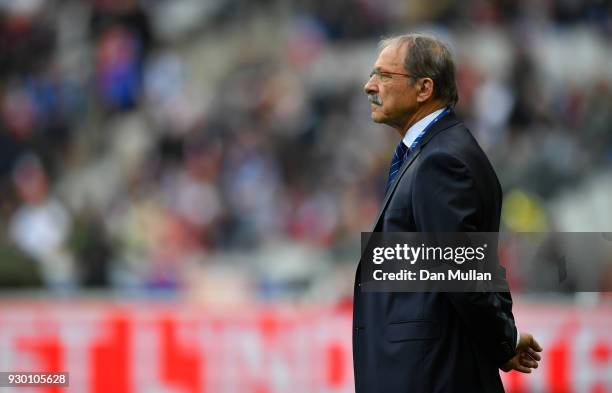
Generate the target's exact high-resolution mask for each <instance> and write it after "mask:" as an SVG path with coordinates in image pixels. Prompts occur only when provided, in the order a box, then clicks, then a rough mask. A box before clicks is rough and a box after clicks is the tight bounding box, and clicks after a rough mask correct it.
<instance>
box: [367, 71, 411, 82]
mask: <svg viewBox="0 0 612 393" xmlns="http://www.w3.org/2000/svg"><path fill="white" fill-rule="evenodd" d="M393 75H397V76H405V77H406V78H412V75H408V74H402V73H401V72H390V71H381V70H372V72H370V79H372V77H373V76H376V78H377V79H378V80H379V81H381V82H386V81H388V80H390V79H393Z"/></svg>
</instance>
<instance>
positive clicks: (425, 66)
mask: <svg viewBox="0 0 612 393" xmlns="http://www.w3.org/2000/svg"><path fill="white" fill-rule="evenodd" d="M391 45H393V46H397V47H398V48H400V47H401V46H402V45H406V46H407V51H406V58H405V59H404V68H405V70H406V72H407V73H408V74H409V75H410V76H411V77H412V79H413V80H416V79H418V78H425V77H427V78H431V79H432V80H433V82H434V92H433V95H434V98H438V99H440V100H441V101H443V102H444V103H445V104H447V105H450V106H452V107H454V106H455V104H456V103H457V101H459V94H458V93H457V82H456V80H455V62H454V61H453V55H452V54H451V51H450V49H449V48H448V46H447V45H446V44H445V43H443V42H442V41H440V40H439V39H437V38H436V37H434V36H431V35H427V34H404V35H400V36H396V37H390V38H385V39H383V40H381V41H380V43H379V45H378V46H379V48H380V49H381V50H382V49H384V48H386V47H388V46H391Z"/></svg>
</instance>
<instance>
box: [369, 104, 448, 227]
mask: <svg viewBox="0 0 612 393" xmlns="http://www.w3.org/2000/svg"><path fill="white" fill-rule="evenodd" d="M457 123H459V120H458V119H457V116H456V115H455V112H454V111H451V112H450V113H449V114H448V115H446V116H444V117H443V118H441V119H440V120H439V121H438V122H437V123H435V124H434V125H432V127H431V129H430V130H429V131H427V132H426V133H425V135H424V136H423V139H422V140H421V142H420V143H419V144H418V146H417V147H416V148H415V150H414V151H413V152H411V154H409V156H408V157H407V160H406V161H405V162H404V163H403V164H402V166H401V168H400V170H399V173H398V174H397V176H396V177H395V179H394V180H393V183H391V186H389V190H388V191H387V194H386V195H385V199H384V200H383V202H382V205H381V207H380V210H379V211H378V216H377V217H376V221H374V227H373V228H372V232H376V228H377V227H378V225H379V223H380V220H381V218H382V216H383V213H384V212H385V209H386V208H387V205H388V204H389V200H390V199H391V196H393V193H394V192H395V189H396V188H397V185H398V184H399V182H400V180H401V179H402V176H404V173H406V171H407V170H408V168H409V167H410V165H411V164H412V163H413V162H414V160H415V159H416V158H417V157H418V155H419V154H420V153H421V149H422V148H423V147H424V146H425V145H426V144H427V142H429V141H430V140H431V138H433V137H434V136H436V134H438V133H439V132H441V131H443V130H446V129H447V128H450V127H452V126H454V125H456V124H457Z"/></svg>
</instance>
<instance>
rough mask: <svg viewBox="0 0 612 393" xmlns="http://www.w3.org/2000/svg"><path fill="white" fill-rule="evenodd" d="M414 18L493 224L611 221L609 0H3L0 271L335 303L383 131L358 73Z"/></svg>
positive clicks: (377, 187)
mask: <svg viewBox="0 0 612 393" xmlns="http://www.w3.org/2000/svg"><path fill="white" fill-rule="evenodd" d="M408 31H428V32H433V33H434V34H437V35H438V36H439V37H440V38H442V39H444V40H446V41H448V42H449V43H450V45H451V47H452V49H453V51H454V53H455V55H456V60H457V65H458V83H459V94H460V101H459V104H458V106H457V108H456V110H457V112H458V113H459V114H460V115H461V116H462V117H463V118H464V120H465V122H466V123H467V124H468V126H469V128H470V129H471V130H472V131H473V133H474V134H475V136H476V137H477V139H478V140H479V142H480V143H481V145H482V146H483V148H484V149H485V150H486V151H487V153H488V155H489V157H490V158H491V160H492V162H493V164H494V166H495V168H496V170H497V172H498V175H499V177H500V181H501V183H502V186H503V188H504V192H505V200H504V211H503V226H504V228H505V229H508V230H517V231H547V230H559V231H591V230H594V231H610V232H612V227H611V226H610V224H609V223H610V222H612V220H611V219H612V210H611V209H610V206H611V205H612V203H611V202H612V197H611V195H612V183H611V180H610V179H612V177H610V176H609V175H610V174H611V172H612V84H611V82H612V67H610V65H611V64H612V40H611V37H612V3H610V2H609V1H604V0H588V1H575V0H549V1H544V0H538V1H528V0H521V1H505V0H498V1H482V0H468V1H461V2H459V1H457V2H455V1H449V0H439V1H427V2H424V1H416V0H404V1H391V0H384V1H381V0H346V1H329V0H327V1H323V0H316V1H299V0H295V1H288V2H285V1H280V0H259V1H247V0H214V1H213V0H208V1H199V0H141V1H136V0H131V1H128V0H90V1H85V0H81V1H71V0H62V1H60V0H56V1H53V0H46V1H45V0H27V1H26V0H24V1H0V42H1V47H2V50H1V52H0V69H1V74H0V192H1V194H2V197H1V198H0V220H1V222H2V224H3V225H2V226H1V227H0V232H1V233H0V286H1V287H2V288H17V287H26V288H44V289H45V290H48V291H52V292H53V293H55V294H58V295H59V294H72V293H75V291H79V290H81V289H84V288H100V289H105V290H114V291H116V292H118V293H121V294H127V295H129V294H135V295H139V294H146V295H154V294H161V295H163V296H174V295H185V294H186V295H187V296H191V297H194V298H198V299H204V300H211V301H229V302H232V301H237V300H238V301H239V300H248V299H253V298H257V299H338V298H340V297H342V296H350V295H351V290H352V279H353V277H354V276H353V275H354V269H355V264H356V262H357V258H358V253H359V248H360V246H359V235H360V232H361V231H368V230H369V229H370V227H371V225H372V223H373V219H374V217H375V215H376V213H377V210H378V207H379V203H380V201H381V199H382V196H383V195H382V193H383V190H384V182H385V181H386V173H387V170H388V165H389V159H390V156H391V153H392V151H393V149H394V146H395V144H396V143H397V140H398V136H397V135H394V131H392V130H391V129H386V128H385V127H382V126H378V125H375V124H373V123H372V122H371V121H370V118H369V105H368V102H367V99H366V97H365V95H364V94H363V92H362V86H363V84H364V83H365V82H366V77H367V75H368V73H369V70H370V67H371V64H372V63H373V62H374V60H375V58H376V54H377V53H376V52H377V49H376V44H377V41H378V39H380V38H381V37H383V36H385V35H390V34H396V33H403V32H408ZM611 271H612V269H611ZM611 276H612V275H611Z"/></svg>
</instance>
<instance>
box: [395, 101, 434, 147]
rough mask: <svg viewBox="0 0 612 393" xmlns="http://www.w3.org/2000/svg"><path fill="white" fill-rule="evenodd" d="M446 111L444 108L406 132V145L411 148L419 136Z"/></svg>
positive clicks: (404, 140) (432, 113)
mask: <svg viewBox="0 0 612 393" xmlns="http://www.w3.org/2000/svg"><path fill="white" fill-rule="evenodd" d="M443 111H444V108H441V109H438V110H437V111H433V112H431V113H430V114H429V115H427V116H425V117H424V118H422V119H421V120H419V121H417V122H416V123H414V124H413V125H412V127H410V128H409V129H408V131H406V135H404V139H403V142H404V145H406V146H408V147H410V146H411V145H412V142H414V140H415V139H416V138H417V137H418V136H419V134H420V133H421V132H422V131H423V130H424V129H425V128H426V127H427V126H428V125H429V123H431V122H432V121H433V120H434V119H435V118H436V117H437V116H438V115H439V114H440V113H442V112H443Z"/></svg>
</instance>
